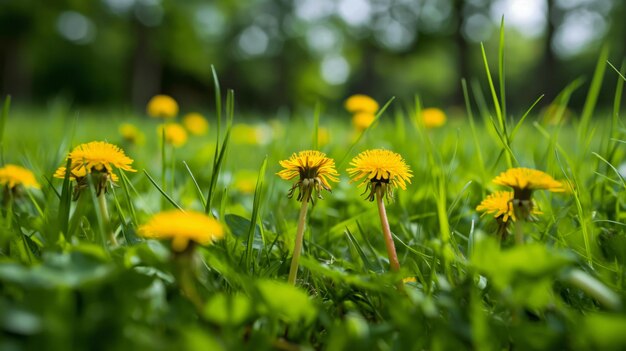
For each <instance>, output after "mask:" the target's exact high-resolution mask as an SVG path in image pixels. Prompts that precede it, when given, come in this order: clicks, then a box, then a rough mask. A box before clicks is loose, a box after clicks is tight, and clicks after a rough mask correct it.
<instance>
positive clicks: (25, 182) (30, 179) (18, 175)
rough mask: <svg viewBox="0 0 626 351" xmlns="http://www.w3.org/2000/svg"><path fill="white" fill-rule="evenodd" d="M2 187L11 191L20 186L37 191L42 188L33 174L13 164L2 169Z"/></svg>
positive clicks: (0, 180)
mask: <svg viewBox="0 0 626 351" xmlns="http://www.w3.org/2000/svg"><path fill="white" fill-rule="evenodd" d="M0 185H1V186H4V187H7V188H9V190H11V189H13V188H15V187H16V186H18V185H21V186H24V187H29V188H35V189H40V188H41V185H39V183H38V182H37V179H35V175H34V174H33V172H31V171H30V170H28V169H26V168H24V167H20V166H16V165H12V164H6V165H4V167H1V168H0Z"/></svg>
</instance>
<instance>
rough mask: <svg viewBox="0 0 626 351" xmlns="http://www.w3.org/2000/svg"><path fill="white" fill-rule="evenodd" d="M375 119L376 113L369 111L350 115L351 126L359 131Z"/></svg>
mask: <svg viewBox="0 0 626 351" xmlns="http://www.w3.org/2000/svg"><path fill="white" fill-rule="evenodd" d="M375 119H376V115H374V114H373V113H370V112H358V113H355V114H354V115H353V116H352V126H353V127H354V128H355V129H356V130H359V131H362V130H365V129H366V128H367V127H369V126H370V124H372V123H373V122H374V120H375Z"/></svg>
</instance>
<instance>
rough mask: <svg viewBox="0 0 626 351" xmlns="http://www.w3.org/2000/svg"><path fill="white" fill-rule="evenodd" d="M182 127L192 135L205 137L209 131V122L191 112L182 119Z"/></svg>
mask: <svg viewBox="0 0 626 351" xmlns="http://www.w3.org/2000/svg"><path fill="white" fill-rule="evenodd" d="M183 125H184V126H185V128H187V130H188V131H189V133H191V134H193V135H205V134H206V133H207V132H208V131H209V122H208V121H207V120H206V118H204V116H202V115H201V114H199V113H197V112H191V113H188V114H186V115H185V117H183Z"/></svg>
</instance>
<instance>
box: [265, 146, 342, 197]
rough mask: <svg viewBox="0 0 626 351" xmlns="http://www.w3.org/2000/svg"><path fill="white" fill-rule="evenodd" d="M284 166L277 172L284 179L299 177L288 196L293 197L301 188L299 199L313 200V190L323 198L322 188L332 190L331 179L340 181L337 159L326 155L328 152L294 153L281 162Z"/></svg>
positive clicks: (307, 151)
mask: <svg viewBox="0 0 626 351" xmlns="http://www.w3.org/2000/svg"><path fill="white" fill-rule="evenodd" d="M279 163H280V165H281V166H282V167H283V168H284V169H283V170H281V171H280V172H278V173H276V174H277V175H278V176H279V177H281V178H282V179H284V180H292V179H294V178H296V177H297V178H298V182H297V183H296V184H294V185H293V187H291V189H290V190H289V194H288V196H289V197H290V198H291V197H292V196H293V193H294V191H295V189H298V190H299V194H298V198H297V199H298V201H302V200H305V201H309V200H312V199H313V198H312V195H313V192H315V193H316V194H317V197H318V198H320V199H321V198H322V196H321V194H320V192H321V190H322V189H324V190H326V191H331V187H330V184H329V181H333V182H338V181H339V179H338V178H337V177H338V176H339V173H337V170H336V169H335V161H334V160H333V159H332V158H328V157H326V154H324V153H322V152H319V151H316V150H306V151H300V152H299V153H297V154H296V153H294V154H292V155H291V157H290V158H289V159H287V160H283V161H280V162H279Z"/></svg>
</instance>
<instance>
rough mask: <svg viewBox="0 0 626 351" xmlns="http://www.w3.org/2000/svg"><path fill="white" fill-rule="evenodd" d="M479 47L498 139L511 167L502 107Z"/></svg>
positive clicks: (485, 55)
mask: <svg viewBox="0 0 626 351" xmlns="http://www.w3.org/2000/svg"><path fill="white" fill-rule="evenodd" d="M480 49H481V51H482V57H483V63H484V65H485V72H486V73H487V81H488V82H489V90H490V91H491V97H492V100H493V107H494V109H495V111H496V118H497V120H498V126H499V131H498V132H499V134H500V136H501V137H500V140H501V142H502V144H503V145H502V146H503V148H504V149H506V150H507V152H505V154H504V156H505V159H506V164H507V167H508V168H513V161H512V159H511V158H512V157H513V155H512V153H511V148H510V143H509V139H508V134H507V127H506V118H505V117H504V116H503V115H502V108H501V107H500V102H499V101H498V94H497V93H496V88H495V86H494V84H493V79H492V78H491V71H490V70H489V62H488V61H487V53H486V52H485V46H484V45H483V44H482V43H481V44H480Z"/></svg>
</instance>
